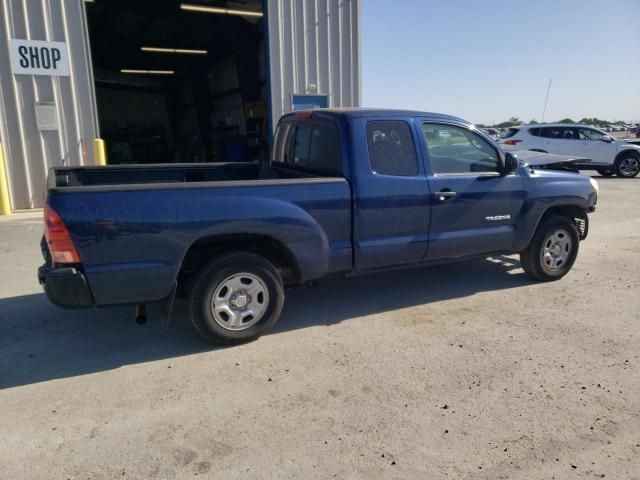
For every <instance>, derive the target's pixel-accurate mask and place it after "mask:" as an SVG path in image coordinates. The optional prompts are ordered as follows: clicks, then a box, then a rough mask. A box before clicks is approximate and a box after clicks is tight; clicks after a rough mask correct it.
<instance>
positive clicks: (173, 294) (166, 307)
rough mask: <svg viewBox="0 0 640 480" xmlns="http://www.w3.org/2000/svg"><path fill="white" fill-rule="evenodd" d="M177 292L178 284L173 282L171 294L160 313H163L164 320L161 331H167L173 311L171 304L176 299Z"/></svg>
mask: <svg viewBox="0 0 640 480" xmlns="http://www.w3.org/2000/svg"><path fill="white" fill-rule="evenodd" d="M177 290H178V282H173V287H172V288H171V293H170V294H169V296H168V297H167V299H166V300H165V301H164V305H163V306H162V311H163V312H164V319H163V320H162V329H163V330H167V329H168V328H169V322H170V321H171V312H172V311H173V303H174V301H175V299H176V291H177Z"/></svg>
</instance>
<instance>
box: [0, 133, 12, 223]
mask: <svg viewBox="0 0 640 480" xmlns="http://www.w3.org/2000/svg"><path fill="white" fill-rule="evenodd" d="M0 215H11V202H10V201H9V181H8V180H7V172H6V170H5V168H4V157H3V156H2V144H0Z"/></svg>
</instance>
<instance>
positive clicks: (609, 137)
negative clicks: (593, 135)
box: [600, 135, 613, 143]
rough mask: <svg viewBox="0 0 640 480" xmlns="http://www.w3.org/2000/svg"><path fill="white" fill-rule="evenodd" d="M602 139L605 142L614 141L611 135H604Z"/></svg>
mask: <svg viewBox="0 0 640 480" xmlns="http://www.w3.org/2000/svg"><path fill="white" fill-rule="evenodd" d="M600 140H602V141H603V142H607V143H611V142H613V138H611V135H603V136H602V138H601V139H600Z"/></svg>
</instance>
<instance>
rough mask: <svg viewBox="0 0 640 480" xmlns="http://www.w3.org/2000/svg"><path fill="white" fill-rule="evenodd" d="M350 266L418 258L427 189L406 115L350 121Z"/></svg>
mask: <svg viewBox="0 0 640 480" xmlns="http://www.w3.org/2000/svg"><path fill="white" fill-rule="evenodd" d="M351 121H352V122H353V123H354V125H353V126H352V128H351V129H350V131H351V135H352V144H353V152H354V154H355V155H356V157H355V158H354V161H353V163H352V165H353V168H354V169H355V172H354V173H355V174H354V175H352V186H353V189H354V208H353V216H354V247H355V268H356V270H368V269H375V268H383V267H390V266H398V265H406V264H417V263H420V262H421V261H422V259H423V257H424V255H425V253H426V251H427V246H428V232H429V216H430V201H431V200H430V194H429V185H428V183H427V178H426V176H425V170H424V165H423V164H422V162H421V161H420V156H419V155H418V150H417V149H418V139H417V138H416V132H415V129H414V127H413V120H412V119H411V118H399V117H395V118H393V119H389V118H388V117H387V118H379V119H378V118H376V117H364V118H356V119H353V120H351Z"/></svg>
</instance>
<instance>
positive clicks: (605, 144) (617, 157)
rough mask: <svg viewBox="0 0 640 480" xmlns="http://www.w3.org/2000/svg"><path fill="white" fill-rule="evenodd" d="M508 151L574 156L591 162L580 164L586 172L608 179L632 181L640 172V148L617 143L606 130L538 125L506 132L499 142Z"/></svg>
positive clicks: (579, 166)
mask: <svg viewBox="0 0 640 480" xmlns="http://www.w3.org/2000/svg"><path fill="white" fill-rule="evenodd" d="M499 143H500V145H502V147H503V148H504V149H505V150H511V151H513V150H533V151H535V152H544V153H555V154H559V155H572V156H577V157H584V158H585V159H589V160H591V161H590V162H588V163H584V164H578V165H577V166H578V168H580V169H582V170H597V172H598V173H599V174H600V175H602V176H604V177H610V176H611V175H613V174H614V173H615V174H616V175H618V176H619V177H625V178H632V177H635V176H636V175H638V173H639V172H640V146H638V145H632V144H630V143H626V142H624V141H622V140H617V139H615V138H613V137H612V136H610V135H607V134H606V133H604V132H603V131H602V130H598V129H597V128H593V127H589V126H586V125H572V124H566V123H559V124H537V125H536V124H534V125H521V126H519V127H511V128H507V129H505V130H503V131H502V134H501V135H500V140H499Z"/></svg>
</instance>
